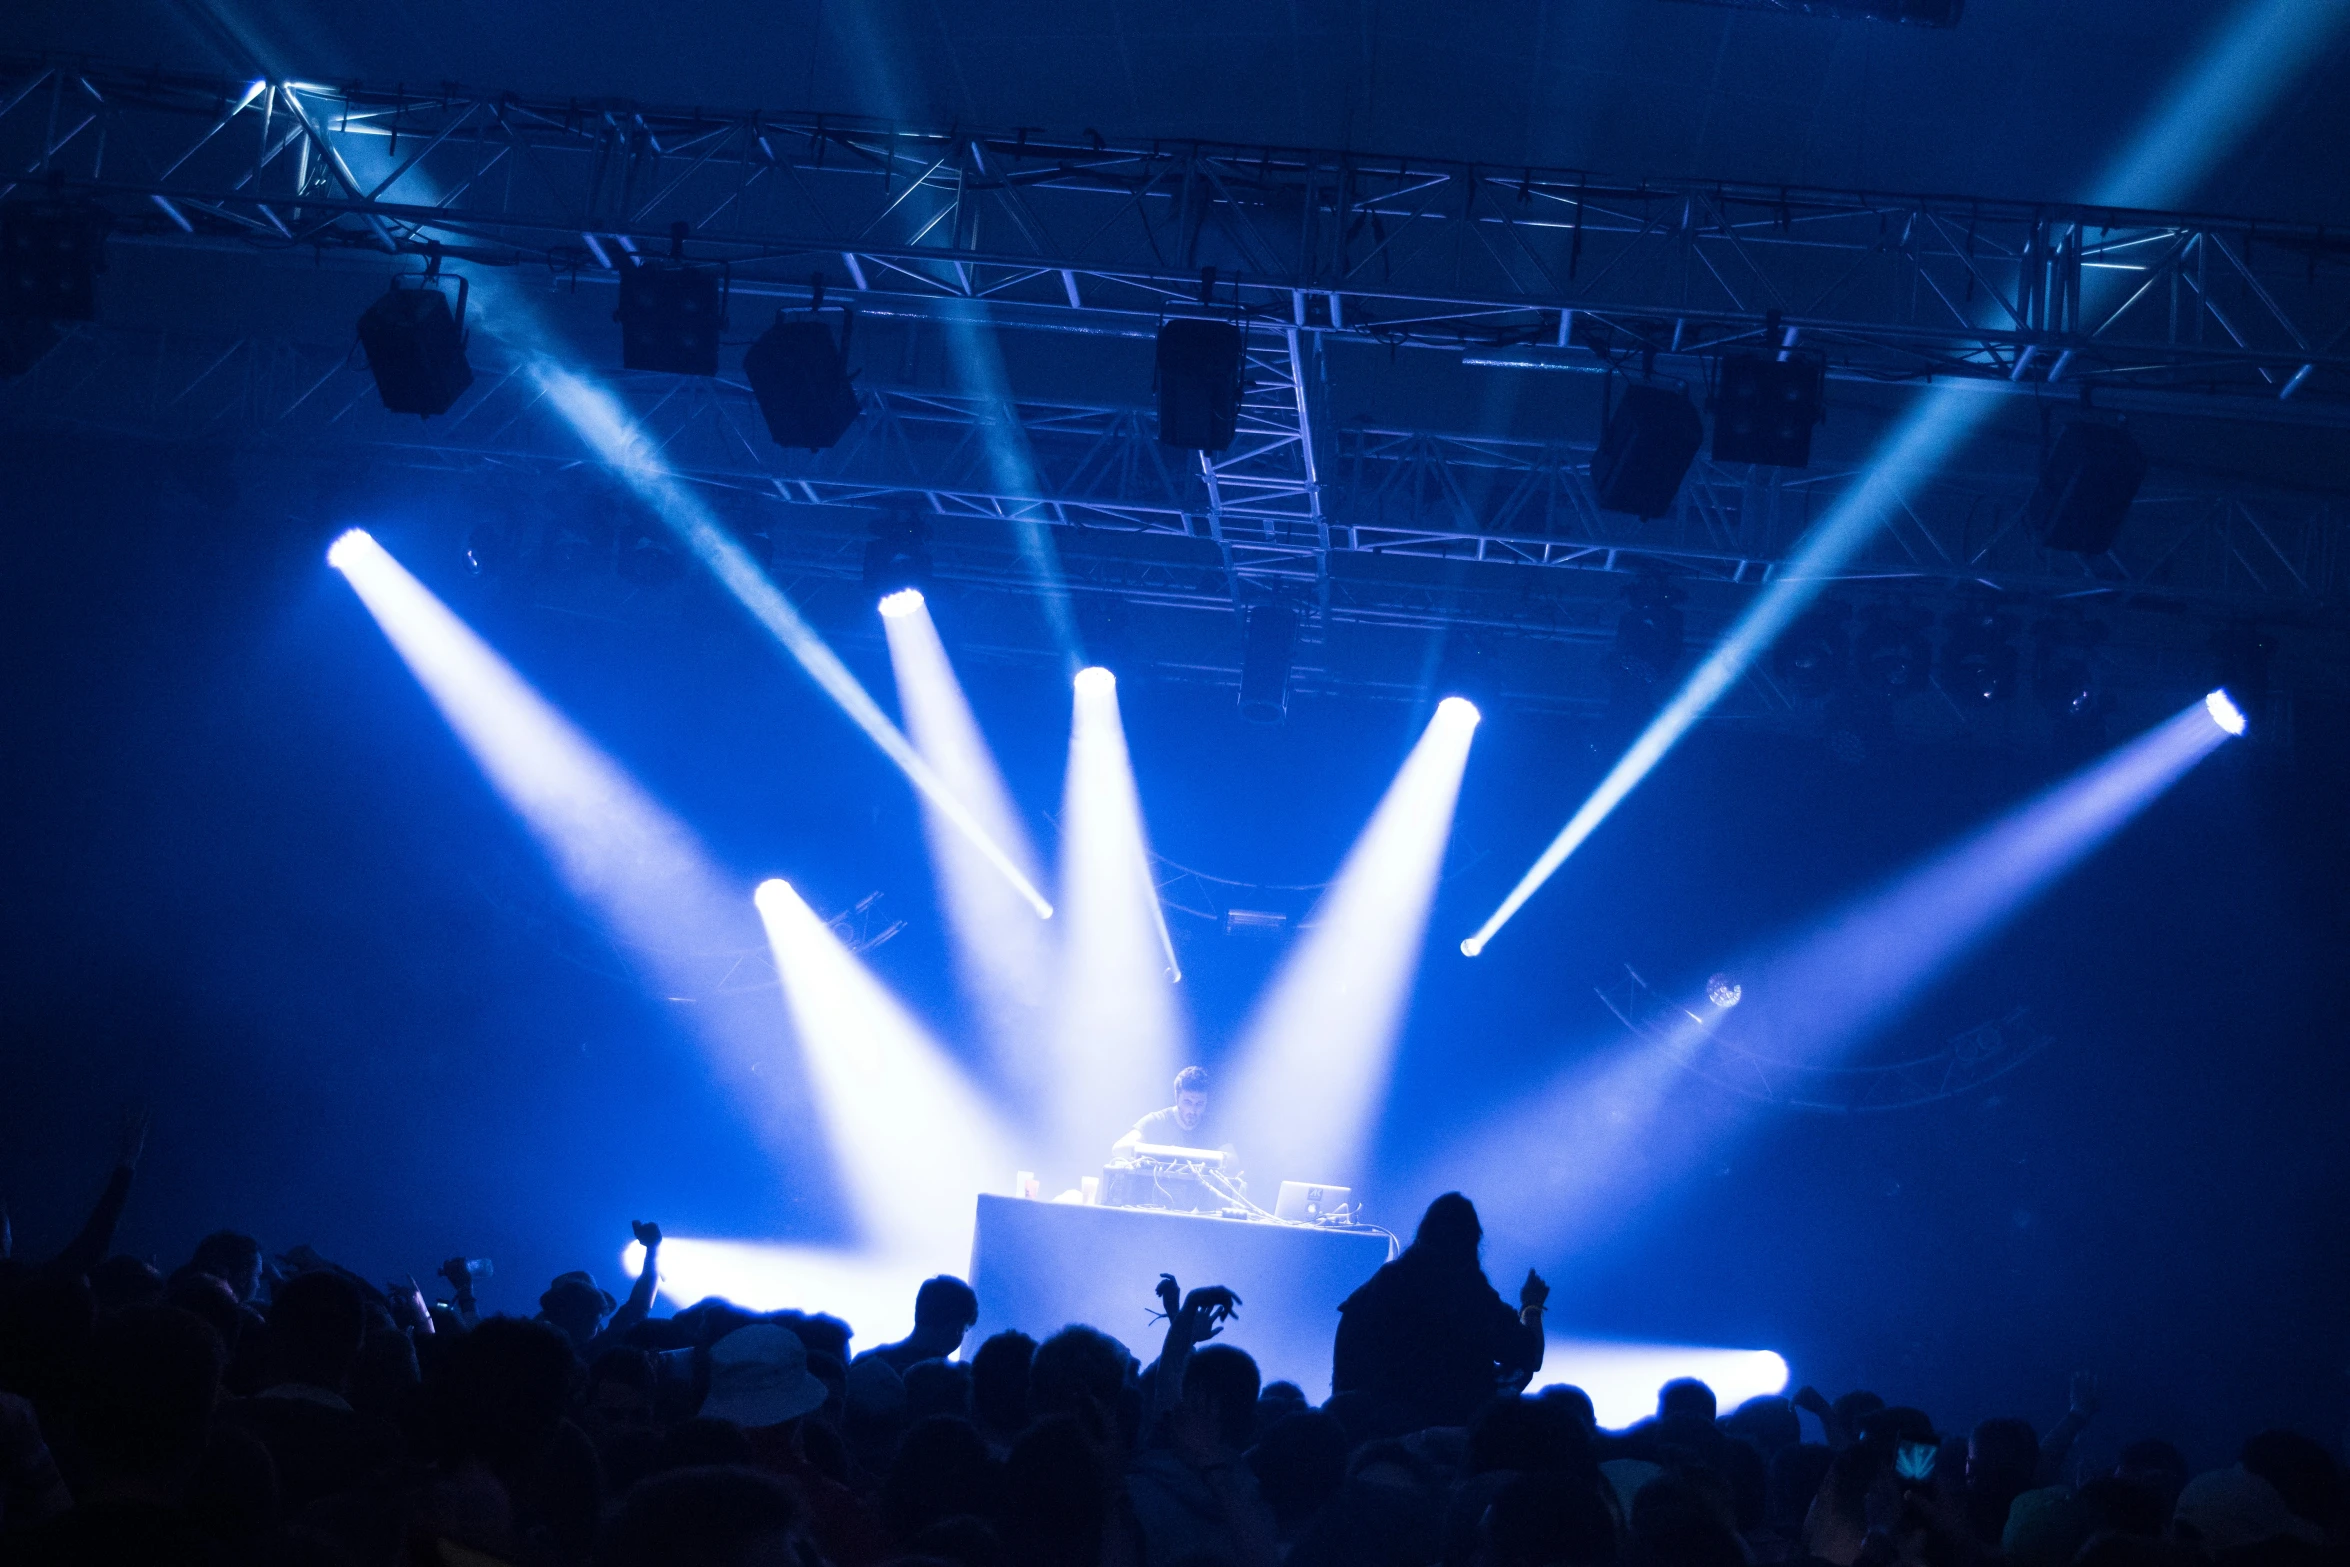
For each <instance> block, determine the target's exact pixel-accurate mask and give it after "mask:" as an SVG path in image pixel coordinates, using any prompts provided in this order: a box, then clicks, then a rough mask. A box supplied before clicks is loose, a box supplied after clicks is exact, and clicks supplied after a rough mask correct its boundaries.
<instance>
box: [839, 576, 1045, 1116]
mask: <svg viewBox="0 0 2350 1567" xmlns="http://www.w3.org/2000/svg"><path fill="white" fill-rule="evenodd" d="M881 613H882V617H883V618H882V630H883V631H884V633H885V634H886V635H887V637H888V639H889V661H890V667H891V669H892V670H893V671H895V673H896V676H897V685H898V711H899V712H900V713H902V714H903V715H904V716H905V722H906V728H907V730H908V732H909V733H911V734H912V736H913V738H914V744H915V745H916V746H917V747H918V748H919V749H920V751H921V753H922V758H923V760H925V761H926V762H928V763H929V764H930V765H931V767H932V768H933V769H934V770H936V772H937V773H938V776H939V778H940V779H941V780H942V781H943V782H944V783H945V784H946V786H947V788H948V789H949V790H950V791H952V793H953V794H954V797H955V798H956V799H958V800H961V801H962V802H963V803H964V804H965V806H966V807H967V808H968V809H969V810H970V812H971V814H972V815H973V816H974V817H976V818H977V819H978V821H979V823H980V825H981V826H982V827H984V828H985V829H986V830H987V835H988V836H989V837H990V838H991V839H993V840H994V841H995V842H997V843H999V844H1002V845H1003V846H1004V852H1005V853H1007V854H1009V855H1011V856H1012V857H1013V859H1014V860H1015V861H1016V862H1017V863H1018V865H1019V866H1020V868H1021V870H1022V872H1023V873H1025V874H1028V875H1030V876H1031V877H1033V876H1034V874H1035V872H1034V867H1035V865H1036V851H1035V850H1034V849H1033V848H1032V847H1031V846H1030V844H1029V841H1028V835H1027V833H1026V832H1025V831H1024V830H1023V829H1022V827H1021V823H1020V816H1019V813H1018V812H1017V811H1015V810H1014V809H1013V806H1012V800H1011V796H1010V794H1009V793H1008V792H1007V791H1006V789H1005V788H1004V780H1003V776H1002V774H1001V773H999V772H998V771H997V770H996V764H995V758H994V756H993V755H992V754H991V753H990V752H989V750H988V746H987V740H986V738H985V737H984V736H982V735H981V734H980V732H979V723H978V720H976V719H975V718H973V717H972V714H971V708H970V704H969V703H967V702H966V701H965V700H964V698H963V687H962V685H961V683H960V682H958V681H957V680H956V679H955V670H954V666H953V664H952V663H950V662H949V661H948V658H947V651H946V647H945V645H944V644H943V643H941V642H940V640H939V636H938V627H937V626H936V625H935V624H933V623H932V621H931V618H930V611H929V609H928V607H927V606H926V605H924V603H923V602H922V597H921V595H920V594H918V593H910V594H895V595H892V596H891V597H890V598H887V599H884V600H882V602H881ZM922 825H923V827H924V829H925V831H926V832H927V833H928V835H929V839H930V855H931V860H932V862H933V863H934V864H935V865H936V866H937V867H938V877H939V893H940V900H941V902H943V903H944V905H945V909H946V916H947V929H948V931H949V933H950V935H951V936H952V938H953V942H954V946H953V951H954V957H955V965H956V970H957V972H958V974H959V975H960V977H961V979H962V981H963V988H964V990H965V992H966V993H967V994H968V995H970V996H971V997H972V998H973V1000H974V1001H975V1002H976V1004H977V1010H978V1012H979V1014H980V1016H981V1019H982V1021H983V1023H984V1025H985V1027H986V1030H987V1032H988V1034H989V1035H990V1037H991V1040H992V1043H993V1044H994V1046H995V1050H996V1057H997V1062H998V1064H999V1065H1000V1066H1002V1067H1004V1068H1006V1069H1008V1071H1009V1072H1010V1074H1011V1075H1012V1076H1013V1077H1015V1078H1018V1079H1023V1080H1027V1081H1028V1083H1029V1085H1030V1086H1033V1079H1034V1078H1035V1076H1036V1074H1038V1073H1039V1072H1040V1071H1041V1068H1042V1065H1043V1063H1042V1060H1041V1056H1040V1052H1038V1051H1037V1050H1036V1049H1035V1038H1036V1034H1037V1032H1038V1030H1037V1023H1038V1013H1039V1010H1040V1009H1041V1008H1042V1007H1043V1005H1044V1001H1045V994H1046V990H1047V987H1048V985H1049V983H1050V979H1051V975H1050V967H1051V965H1050V954H1049V952H1048V951H1047V944H1046V940H1045V930H1046V927H1044V926H1042V925H1040V924H1038V923H1037V922H1036V921H1035V920H1033V919H1029V918H1027V917H1026V915H1025V913H1024V912H1023V910H1022V909H1021V907H1020V906H1019V899H1018V896H1017V894H1016V893H1015V892H1014V890H1013V888H1012V886H1011V884H1010V883H1009V882H1007V881H1006V880H1005V879H1004V878H1003V877H1002V876H999V875H998V874H996V871H995V869H994V867H993V866H991V865H990V864H989V863H988V862H987V859H986V857H985V856H983V855H982V854H980V853H979V852H978V851H977V850H976V849H975V848H973V846H972V844H971V842H970V840H969V839H968V838H966V837H965V836H964V835H963V834H962V833H961V832H959V831H957V830H956V828H955V825H954V823H953V822H951V821H949V820H948V819H947V818H946V816H945V815H944V814H943V813H942V812H940V811H938V810H936V809H935V808H931V809H925V811H924V812H923V817H922Z"/></svg>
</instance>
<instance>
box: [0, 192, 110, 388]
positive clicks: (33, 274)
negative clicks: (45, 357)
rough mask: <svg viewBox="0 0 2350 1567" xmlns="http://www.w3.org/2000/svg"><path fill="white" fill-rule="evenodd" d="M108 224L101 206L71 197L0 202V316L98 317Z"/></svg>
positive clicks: (49, 319)
mask: <svg viewBox="0 0 2350 1567" xmlns="http://www.w3.org/2000/svg"><path fill="white" fill-rule="evenodd" d="M108 223H109V219H108V218H107V216H106V214H105V213H104V212H103V211H102V210H100V209H98V208H95V207H86V206H82V205H78V204H76V203H73V202H65V201H51V200H41V201H13V202H9V203H8V204H7V205H5V206H0V318H8V319H11V320H19V321H43V322H52V321H95V320H97V319H98V284H97V277H98V274H99V273H101V272H103V271H105V270H106V230H107V226H108ZM35 357H38V355H36V356H35Z"/></svg>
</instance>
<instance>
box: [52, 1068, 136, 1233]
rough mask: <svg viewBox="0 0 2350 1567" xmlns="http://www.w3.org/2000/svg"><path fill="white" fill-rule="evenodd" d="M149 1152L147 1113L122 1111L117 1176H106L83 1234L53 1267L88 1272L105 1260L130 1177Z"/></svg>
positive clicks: (125, 1202) (127, 1197)
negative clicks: (144, 1154)
mask: <svg viewBox="0 0 2350 1567" xmlns="http://www.w3.org/2000/svg"><path fill="white" fill-rule="evenodd" d="M146 1150H147V1112H146V1111H145V1110H144V1109H131V1110H127V1111H125V1112H123V1117H122V1135H121V1141H120V1142H119V1143H118V1144H117V1145H116V1148H115V1158H114V1173H113V1174H112V1175H111V1176H109V1177H107V1181H106V1190H104V1191H103V1192H100V1193H99V1194H98V1205H97V1206H96V1207H95V1208H92V1209H91V1210H90V1217H89V1220H88V1222H87V1223H85V1224H83V1226H82V1230H81V1233H80V1234H79V1235H76V1236H75V1237H74V1238H73V1240H72V1241H71V1242H70V1243H69V1244H68V1245H67V1246H66V1248H65V1250H63V1251H61V1252H59V1253H58V1254H57V1257H56V1259H55V1260H54V1261H52V1262H51V1263H50V1264H49V1266H50V1267H52V1268H54V1269H56V1270H57V1271H58V1272H60V1273H69V1274H70V1273H87V1272H89V1271H90V1270H91V1269H92V1268H94V1267H96V1266H98V1264H99V1263H101V1262H104V1261H105V1260H106V1253H107V1252H108V1250H109V1249H111V1248H112V1247H113V1245H114V1231H115V1227H116V1226H117V1225H119V1224H121V1223H122V1210H123V1209H124V1208H125V1207H126V1206H128V1204H129V1203H130V1200H131V1178H132V1177H133V1176H134V1175H136V1174H137V1173H138V1168H139V1156H140V1155H141V1154H143V1153H145V1152H146Z"/></svg>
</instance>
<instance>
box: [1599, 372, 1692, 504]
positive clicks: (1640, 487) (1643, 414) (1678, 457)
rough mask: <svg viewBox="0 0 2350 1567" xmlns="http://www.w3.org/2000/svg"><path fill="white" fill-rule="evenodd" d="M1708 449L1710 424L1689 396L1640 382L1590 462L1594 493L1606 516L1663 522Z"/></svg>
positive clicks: (1609, 423) (1626, 395)
mask: <svg viewBox="0 0 2350 1567" xmlns="http://www.w3.org/2000/svg"><path fill="white" fill-rule="evenodd" d="M1704 444H1705V421H1704V420H1702V419H1700V418H1699V417H1698V415H1697V408H1696V406H1695V405H1694V404H1692V403H1691V402H1690V401H1689V399H1688V397H1687V396H1685V395H1684V394H1682V393H1680V392H1678V391H1675V390H1673V389H1672V388H1671V387H1667V386H1655V385H1648V384H1643V383H1639V382H1635V383H1633V384H1632V385H1630V386H1627V387H1625V388H1624V400H1623V401H1622V402H1620V403H1618V404H1617V405H1616V411H1615V412H1614V413H1613V414H1611V415H1610V416H1609V417H1608V421H1607V428H1606V429H1605V430H1603V431H1602V432H1601V433H1600V437H1599V450H1598V451H1597V452H1594V453H1593V454H1592V457H1591V488H1592V490H1593V491H1594V492H1595V493H1596V494H1597V495H1598V497H1599V505H1600V509H1601V510H1603V511H1628V512H1630V513H1631V514H1632V515H1633V516H1635V517H1662V516H1663V515H1664V514H1665V513H1667V512H1669V511H1671V510H1672V509H1673V497H1674V496H1676V495H1678V494H1680V493H1681V480H1682V478H1683V477H1684V476H1686V475H1687V474H1688V472H1689V464H1690V463H1691V462H1693V461H1695V460H1696V457H1697V449H1698V448H1699V447H1700V446H1703V445H1704Z"/></svg>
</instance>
